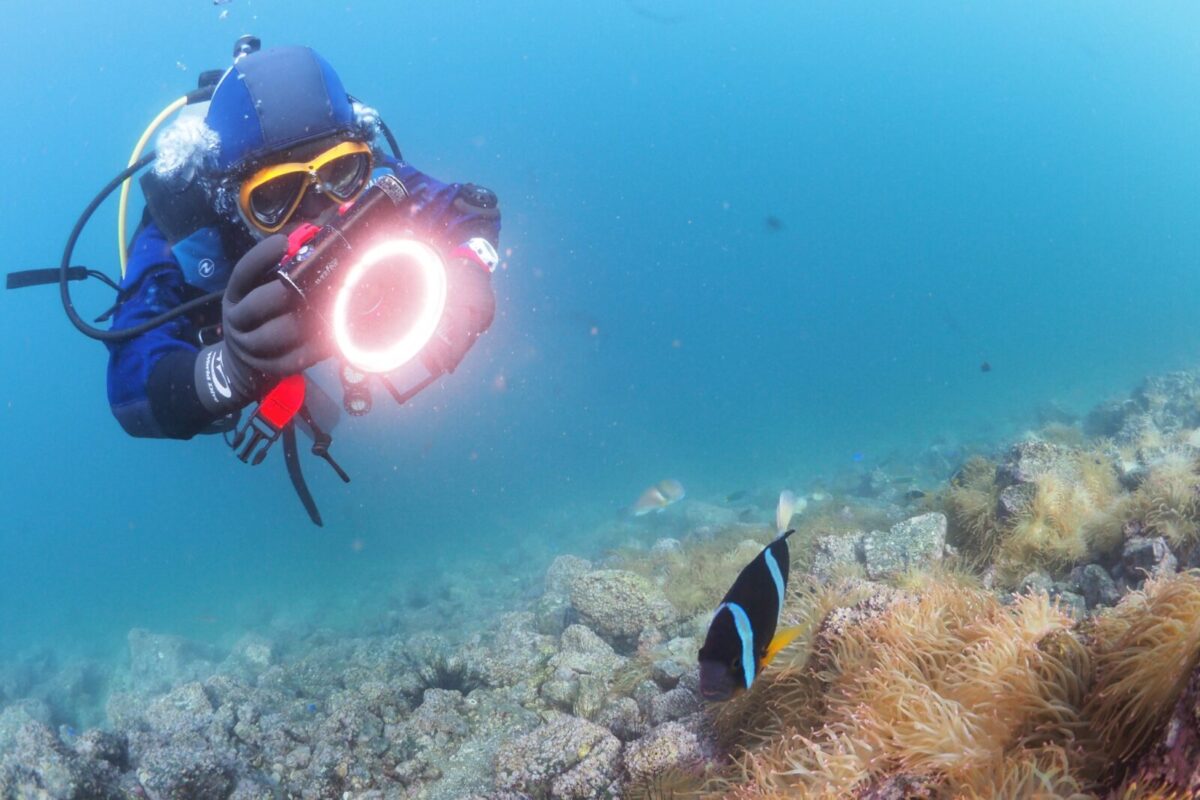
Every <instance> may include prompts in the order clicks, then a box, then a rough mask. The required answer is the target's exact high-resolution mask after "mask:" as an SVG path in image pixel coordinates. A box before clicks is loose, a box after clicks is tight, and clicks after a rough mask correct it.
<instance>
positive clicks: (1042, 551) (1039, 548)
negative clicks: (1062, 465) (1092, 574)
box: [996, 473, 1094, 581]
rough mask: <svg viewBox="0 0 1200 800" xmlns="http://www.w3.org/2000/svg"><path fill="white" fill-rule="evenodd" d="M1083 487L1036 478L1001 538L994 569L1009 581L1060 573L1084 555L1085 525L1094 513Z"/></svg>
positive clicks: (1050, 477)
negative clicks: (1034, 574)
mask: <svg viewBox="0 0 1200 800" xmlns="http://www.w3.org/2000/svg"><path fill="white" fill-rule="evenodd" d="M1093 502H1094V501H1093V498H1092V496H1091V494H1090V493H1089V492H1088V491H1087V489H1086V488H1085V487H1084V486H1083V485H1082V483H1079V482H1076V481H1073V480H1069V479H1066V478H1062V477H1059V476H1058V475H1055V474H1054V473H1046V474H1044V475H1041V476H1039V477H1038V478H1036V479H1035V480H1034V482H1033V491H1032V492H1030V493H1029V494H1028V495H1027V496H1026V498H1025V501H1024V503H1023V504H1022V506H1021V508H1020V510H1019V511H1018V512H1017V514H1016V516H1015V517H1014V519H1013V521H1012V523H1011V526H1010V528H1009V530H1008V531H1007V532H1006V533H1005V534H1004V537H1003V540H1002V541H1001V543H1000V547H999V551H998V553H997V556H996V561H997V566H998V567H999V569H1000V570H1001V571H1002V572H1003V573H1004V574H1005V576H1006V577H1007V578H1008V579H1009V580H1010V581H1015V580H1019V579H1020V577H1021V576H1022V575H1025V574H1027V573H1028V572H1029V571H1030V570H1034V569H1045V570H1050V571H1053V570H1059V569H1062V568H1064V567H1066V566H1068V565H1070V564H1073V563H1076V562H1078V561H1080V560H1081V559H1082V558H1083V557H1084V556H1086V555H1087V552H1088V546H1087V539H1086V538H1085V537H1084V523H1085V522H1086V521H1087V519H1088V517H1089V516H1090V515H1091V512H1092V510H1093V509H1094V505H1093Z"/></svg>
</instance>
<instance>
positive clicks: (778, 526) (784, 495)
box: [775, 489, 808, 533]
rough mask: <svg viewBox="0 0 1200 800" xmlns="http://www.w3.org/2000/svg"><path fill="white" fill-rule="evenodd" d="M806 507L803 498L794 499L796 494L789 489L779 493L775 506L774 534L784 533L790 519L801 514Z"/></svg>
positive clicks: (805, 501)
mask: <svg viewBox="0 0 1200 800" xmlns="http://www.w3.org/2000/svg"><path fill="white" fill-rule="evenodd" d="M807 507H808V501H807V500H805V499H804V498H803V497H796V493H795V492H793V491H792V490H791V489H784V490H783V491H782V492H780V493H779V505H777V506H775V533H783V532H784V531H786V530H787V529H788V524H789V523H790V522H791V521H792V517H793V516H795V515H796V514H800V513H802V512H803V511H804V509H805V508H807Z"/></svg>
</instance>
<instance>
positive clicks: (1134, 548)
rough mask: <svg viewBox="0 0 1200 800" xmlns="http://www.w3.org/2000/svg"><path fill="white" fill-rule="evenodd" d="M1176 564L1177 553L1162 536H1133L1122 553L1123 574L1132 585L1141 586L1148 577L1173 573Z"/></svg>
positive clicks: (1127, 541)
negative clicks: (1173, 551)
mask: <svg viewBox="0 0 1200 800" xmlns="http://www.w3.org/2000/svg"><path fill="white" fill-rule="evenodd" d="M1176 566H1177V562H1176V560H1175V554H1174V553H1172V552H1171V548H1170V547H1169V546H1168V545H1167V540H1166V539H1164V538H1163V537H1161V536H1155V537H1153V538H1147V537H1144V536H1133V537H1131V538H1129V539H1128V540H1126V542H1125V548H1124V550H1123V551H1122V553H1121V568H1122V570H1123V575H1124V577H1125V580H1126V581H1128V582H1129V584H1130V585H1131V586H1140V585H1141V584H1142V582H1143V581H1145V579H1146V578H1147V577H1151V578H1157V577H1161V576H1163V575H1171V574H1173V573H1174V572H1175V567H1176Z"/></svg>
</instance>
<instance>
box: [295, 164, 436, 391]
mask: <svg viewBox="0 0 1200 800" xmlns="http://www.w3.org/2000/svg"><path fill="white" fill-rule="evenodd" d="M410 203H411V200H410V198H409V194H408V192H407V191H406V190H405V188H404V185H403V184H402V183H401V182H400V181H399V180H398V179H397V178H395V177H394V176H392V175H384V176H382V177H381V178H379V179H378V180H377V181H376V182H375V183H374V184H373V185H372V186H371V187H370V188H368V189H367V190H366V191H365V192H364V193H363V194H362V196H361V197H359V198H358V199H357V200H356V201H354V202H353V203H352V204H349V205H346V206H342V207H341V208H340V209H338V211H337V214H336V216H334V218H333V219H332V220H331V221H329V222H326V224H324V225H323V226H320V227H318V226H316V225H312V224H307V225H302V226H301V227H299V228H297V229H296V230H295V231H293V232H292V234H291V235H290V236H289V237H288V251H287V255H286V256H285V257H284V259H283V261H282V262H281V264H280V266H279V270H278V276H279V280H281V281H282V282H283V283H284V284H285V285H286V286H288V287H289V288H290V289H292V291H294V292H295V293H296V294H297V295H298V296H299V297H300V298H302V299H303V300H304V302H305V303H307V304H308V305H309V306H310V307H312V308H313V309H314V310H316V311H317V313H318V314H319V315H320V316H321V317H322V318H323V319H325V320H326V322H327V323H328V324H329V325H330V332H331V334H332V335H333V338H334V341H335V343H336V345H337V348H338V351H339V352H340V353H341V356H342V358H343V359H344V360H345V361H346V362H347V363H348V364H349V365H351V366H352V367H354V368H355V369H357V370H360V371H362V372H364V373H369V374H383V373H387V372H391V371H393V370H395V369H398V368H399V367H401V366H403V365H404V364H406V363H408V362H409V361H411V360H412V359H413V358H414V357H416V356H417V355H418V354H419V353H420V352H421V351H422V350H423V349H424V348H425V346H426V345H427V344H428V343H429V341H430V339H432V338H433V335H434V332H435V331H436V330H437V326H438V323H439V322H440V321H441V318H442V313H443V311H444V310H445V307H446V267H445V264H444V263H443V261H442V259H441V257H440V256H439V255H438V254H437V252H436V251H435V250H434V249H433V248H432V247H430V246H429V245H428V244H425V243H424V242H422V241H420V240H419V239H417V238H415V237H414V236H413V232H412V231H411V229H410V228H409V227H408V220H409V218H410V213H409V208H410Z"/></svg>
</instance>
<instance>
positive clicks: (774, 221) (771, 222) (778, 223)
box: [763, 215, 783, 233]
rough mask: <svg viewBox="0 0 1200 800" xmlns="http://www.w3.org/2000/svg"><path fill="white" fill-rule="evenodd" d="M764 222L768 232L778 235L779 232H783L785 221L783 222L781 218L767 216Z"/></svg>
mask: <svg viewBox="0 0 1200 800" xmlns="http://www.w3.org/2000/svg"><path fill="white" fill-rule="evenodd" d="M763 222H764V223H765V224H766V226H767V230H769V231H771V232H772V233H778V232H779V231H781V230H783V220H781V219H780V218H779V217H776V216H774V215H767V217H766V218H765V219H764V220H763Z"/></svg>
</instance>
